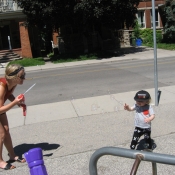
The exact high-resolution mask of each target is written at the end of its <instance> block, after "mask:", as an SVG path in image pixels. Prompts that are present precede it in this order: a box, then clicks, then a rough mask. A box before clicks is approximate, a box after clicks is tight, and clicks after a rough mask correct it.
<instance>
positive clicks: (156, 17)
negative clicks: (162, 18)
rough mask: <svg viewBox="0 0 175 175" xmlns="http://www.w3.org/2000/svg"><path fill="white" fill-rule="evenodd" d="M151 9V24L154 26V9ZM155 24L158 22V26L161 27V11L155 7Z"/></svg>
mask: <svg viewBox="0 0 175 175" xmlns="http://www.w3.org/2000/svg"><path fill="white" fill-rule="evenodd" d="M150 11H151V26H152V27H153V15H152V9H151V10H150ZM155 24H156V27H160V25H159V24H160V23H159V12H158V9H155Z"/></svg>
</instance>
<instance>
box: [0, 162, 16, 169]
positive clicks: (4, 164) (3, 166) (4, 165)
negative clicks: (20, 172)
mask: <svg viewBox="0 0 175 175" xmlns="http://www.w3.org/2000/svg"><path fill="white" fill-rule="evenodd" d="M0 168H1V169H4V170H12V169H14V168H16V167H15V166H13V165H11V164H10V163H7V162H4V161H1V162H0Z"/></svg>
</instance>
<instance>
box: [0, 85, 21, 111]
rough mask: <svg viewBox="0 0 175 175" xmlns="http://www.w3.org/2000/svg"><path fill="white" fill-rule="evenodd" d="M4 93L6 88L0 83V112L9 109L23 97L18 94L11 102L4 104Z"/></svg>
mask: <svg viewBox="0 0 175 175" xmlns="http://www.w3.org/2000/svg"><path fill="white" fill-rule="evenodd" d="M5 93H6V88H5V87H4V86H2V85H0V114H2V113H4V112H7V111H8V110H9V109H11V108H12V107H13V106H15V105H16V104H18V103H19V102H20V101H21V100H22V99H23V97H21V98H20V95H19V96H17V97H16V98H14V100H13V101H12V102H11V103H9V104H7V105H4V96H5Z"/></svg>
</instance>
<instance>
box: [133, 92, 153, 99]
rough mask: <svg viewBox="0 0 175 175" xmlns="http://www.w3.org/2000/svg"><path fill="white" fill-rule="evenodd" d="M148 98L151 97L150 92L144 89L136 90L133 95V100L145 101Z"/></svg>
mask: <svg viewBox="0 0 175 175" xmlns="http://www.w3.org/2000/svg"><path fill="white" fill-rule="evenodd" d="M150 99H151V96H150V94H149V93H148V92H147V91H144V90H141V91H138V92H137V93H136V95H135V97H134V100H135V101H147V100H150Z"/></svg>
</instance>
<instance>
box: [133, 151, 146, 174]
mask: <svg viewBox="0 0 175 175" xmlns="http://www.w3.org/2000/svg"><path fill="white" fill-rule="evenodd" d="M142 160H143V155H142V154H137V155H136V160H135V162H134V165H133V167H132V170H131V173H130V175H136V173H137V169H138V167H139V165H140V162H141V161H142Z"/></svg>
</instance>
